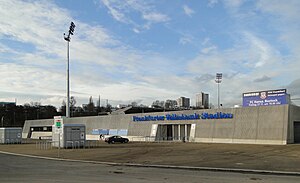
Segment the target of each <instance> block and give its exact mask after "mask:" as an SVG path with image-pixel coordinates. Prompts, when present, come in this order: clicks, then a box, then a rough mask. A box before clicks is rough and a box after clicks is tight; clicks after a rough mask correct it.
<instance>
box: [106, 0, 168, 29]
mask: <svg viewBox="0 0 300 183" xmlns="http://www.w3.org/2000/svg"><path fill="white" fill-rule="evenodd" d="M101 2H102V3H103V4H104V5H105V7H107V9H108V10H109V13H110V14H111V15H112V17H113V18H114V19H115V20H117V21H119V22H122V23H126V24H129V25H132V26H133V27H134V28H133V31H134V32H136V33H137V30H140V29H149V28H150V27H151V25H152V24H155V23H164V22H168V21H169V20H170V17H169V16H167V15H165V14H162V13H160V12H157V10H155V8H154V6H153V5H151V2H150V1H141V0H129V1H119V0H110V1H109V0H101ZM131 13H138V14H140V18H141V19H142V20H144V22H143V23H142V24H141V23H139V21H138V20H135V19H134V18H132V16H130V15H131Z"/></svg>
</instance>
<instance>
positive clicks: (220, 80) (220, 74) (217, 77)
mask: <svg viewBox="0 0 300 183" xmlns="http://www.w3.org/2000/svg"><path fill="white" fill-rule="evenodd" d="M215 81H216V83H217V84H218V109H220V83H221V82H222V73H217V74H216V80H215Z"/></svg>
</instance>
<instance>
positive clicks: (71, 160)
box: [0, 151, 300, 176]
mask: <svg viewBox="0 0 300 183" xmlns="http://www.w3.org/2000/svg"><path fill="white" fill-rule="evenodd" d="M0 153H2V154H8V155H14V156H22V157H29V158H38V159H46V160H55V161H68V162H80V163H92V164H102V165H111V166H132V167H149V168H168V169H182V170H198V171H201V170H202V171H216V172H218V171H219V172H234V173H251V174H270V175H281V176H282V175H286V176H300V172H287V171H271V170H255V169H236V168H213V167H193V166H174V165H149V164H138V163H114V162H103V161H86V160H74V159H62V158H51V157H43V156H34V155H26V154H18V153H11V152H5V151H0Z"/></svg>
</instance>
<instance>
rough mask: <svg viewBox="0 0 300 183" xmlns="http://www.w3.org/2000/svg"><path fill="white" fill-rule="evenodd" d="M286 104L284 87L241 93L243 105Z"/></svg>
mask: <svg viewBox="0 0 300 183" xmlns="http://www.w3.org/2000/svg"><path fill="white" fill-rule="evenodd" d="M284 104H288V94H287V93H286V89H279V90H268V91H257V92H249V93H243V107H256V106H272V105H284Z"/></svg>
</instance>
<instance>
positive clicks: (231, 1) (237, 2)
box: [224, 0, 245, 9]
mask: <svg viewBox="0 0 300 183" xmlns="http://www.w3.org/2000/svg"><path fill="white" fill-rule="evenodd" d="M244 1H245V0H224V3H225V6H227V7H229V8H234V9H237V8H239V7H240V6H241V5H242V4H243V3H244Z"/></svg>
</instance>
